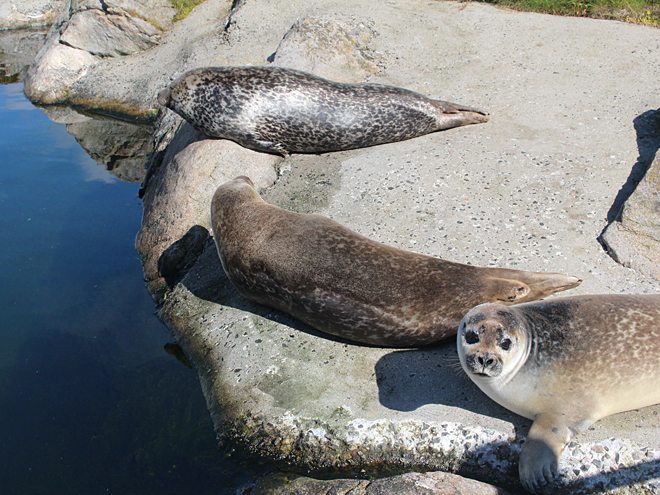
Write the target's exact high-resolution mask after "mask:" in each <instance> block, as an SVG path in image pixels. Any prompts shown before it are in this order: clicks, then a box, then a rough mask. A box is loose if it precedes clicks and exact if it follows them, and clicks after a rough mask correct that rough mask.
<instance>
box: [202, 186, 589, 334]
mask: <svg viewBox="0 0 660 495" xmlns="http://www.w3.org/2000/svg"><path fill="white" fill-rule="evenodd" d="M211 216H212V224H213V233H214V239H215V243H216V246H217V249H218V254H219V256H220V260H221V261H222V266H223V268H224V269H225V272H226V273H227V276H228V277H229V280H231V282H232V283H233V284H234V285H235V286H236V288H237V289H238V291H239V292H240V293H241V294H242V295H244V296H245V297H247V298H249V299H252V300H253V301H256V302H258V303H261V304H265V305H267V306H271V307H274V308H277V309H280V310H282V311H285V312H287V313H289V314H291V315H293V316H294V317H296V318H298V319H299V320H302V321H304V322H305V323H307V324H308V325H311V326H313V327H314V328H317V329H319V330H322V331H324V332H327V333H330V334H333V335H336V336H339V337H342V338H346V339H349V340H353V341H356V342H363V343H367V344H374V345H379V346H386V347H417V346H423V345H429V344H433V343H437V342H438V341H440V340H442V339H444V338H446V337H449V336H450V335H454V334H455V333H456V331H457V330H458V324H459V322H460V320H461V318H462V317H463V315H464V314H465V313H466V312H467V311H468V310H469V309H470V308H472V307H473V306H475V305H477V304H480V303H484V302H495V301H498V302H502V303H505V304H513V303H516V302H525V301H533V300H535V299H538V298H541V297H544V296H547V295H549V294H552V293H554V292H557V291H561V290H566V289H570V288H573V287H575V286H577V285H578V284H579V283H580V282H581V281H580V280H578V279H577V278H575V277H570V276H566V275H561V274H553V273H537V272H528V271H521V270H509V269H504V268H481V267H476V266H471V265H463V264H460V263H454V262H451V261H446V260H442V259H439V258H434V257H431V256H425V255H422V254H417V253H412V252H409V251H403V250H401V249H397V248H394V247H391V246H386V245H384V244H381V243H379V242H375V241H372V240H371V239H368V238H366V237H363V236H361V235H359V234H357V233H355V232H353V231H351V230H349V229H347V228H346V227H344V226H342V225H340V224H338V223H337V222H335V221H333V220H331V219H329V218H325V217H322V216H320V215H307V214H301V213H294V212H290V211H287V210H283V209H282V208H278V207H276V206H273V205H269V204H268V203H266V202H265V201H263V200H262V199H261V197H260V196H259V194H258V193H257V191H256V190H255V188H254V186H253V184H252V182H251V181H250V179H248V178H247V177H239V178H237V179H234V180H233V181H230V182H227V183H226V184H223V185H221V186H220V187H219V188H218V189H217V191H216V192H215V195H214V196H213V201H212V204H211Z"/></svg>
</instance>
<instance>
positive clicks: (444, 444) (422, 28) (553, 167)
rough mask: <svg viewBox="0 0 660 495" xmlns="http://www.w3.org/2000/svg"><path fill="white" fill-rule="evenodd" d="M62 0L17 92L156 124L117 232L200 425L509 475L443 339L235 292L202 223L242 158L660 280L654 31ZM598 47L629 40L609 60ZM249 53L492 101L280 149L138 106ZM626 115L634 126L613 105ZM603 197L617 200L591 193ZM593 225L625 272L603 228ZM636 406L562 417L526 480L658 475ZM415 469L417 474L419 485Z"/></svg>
mask: <svg viewBox="0 0 660 495" xmlns="http://www.w3.org/2000/svg"><path fill="white" fill-rule="evenodd" d="M67 4H68V5H66V6H65V8H64V9H63V10H62V13H61V14H60V17H59V18H58V19H57V21H56V22H55V24H54V25H53V27H52V29H51V31H50V33H49V35H48V38H47V40H46V41H45V45H44V47H43V48H42V49H41V51H40V52H39V54H38V55H37V57H36V59H35V62H34V64H33V65H32V66H31V67H30V70H29V71H28V74H27V80H26V84H25V92H26V95H27V96H28V97H29V98H30V99H31V100H32V101H34V102H35V103H38V104H42V105H43V104H47V105H53V104H67V105H73V106H75V107H77V108H84V109H85V110H87V111H94V112H97V113H101V114H105V115H112V116H114V117H120V118H123V119H126V120H137V121H141V122H154V123H155V132H154V134H153V136H152V148H153V154H152V156H151V159H150V169H149V172H148V176H147V179H146V180H145V182H144V190H143V192H144V195H143V201H144V216H143V223H142V229H141V231H140V233H139V234H138V237H137V239H136V247H137V249H138V251H139V252H140V254H141V256H142V259H143V264H144V273H145V279H146V281H147V285H148V288H149V290H150V292H151V293H152V294H153V295H154V298H155V300H156V301H157V302H158V304H159V308H160V309H159V316H160V318H161V319H162V320H163V321H164V322H165V323H166V324H167V325H168V327H169V328H170V330H171V331H172V333H173V335H174V337H175V338H176V340H177V342H178V343H179V344H180V345H181V346H182V348H183V350H184V351H185V353H186V355H187V356H188V358H189V359H190V361H191V362H192V363H193V365H194V367H195V369H196V370H197V372H198V374H199V376H200V382H201V384H202V388H203V390H204V393H205V396H206V399H207V404H208V407H209V411H210V412H211V415H212V417H213V420H214V423H215V426H216V429H217V431H218V433H219V434H220V435H221V436H222V437H224V438H226V439H231V440H232V441H234V442H236V443H237V444H239V445H242V446H244V447H245V448H247V449H249V450H251V451H252V452H254V453H256V454H258V455H262V456H267V457H269V458H272V459H276V460H281V461H283V462H284V463H285V464H288V465H290V466H292V467H293V468H295V469H298V470H300V471H303V472H307V473H309V474H312V475H314V474H320V473H323V474H325V475H327V474H328V472H335V473H342V472H347V471H350V472H353V473H360V472H361V471H364V474H369V472H370V470H373V469H374V467H382V466H386V467H388V468H389V469H392V470H401V471H416V470H423V471H429V470H430V471H445V472H449V473H459V474H462V475H466V476H470V477H473V478H476V479H479V480H482V481H487V482H488V483H493V484H497V485H500V486H503V487H506V488H507V489H508V490H510V491H512V492H517V491H519V490H520V485H519V484H518V480H517V456H518V453H519V450H520V446H521V444H522V441H523V439H524V435H525V432H526V431H527V428H528V427H529V422H528V421H527V420H524V419H522V418H519V417H517V416H515V415H513V414H511V413H509V412H508V411H506V410H504V409H503V408H501V407H499V406H497V405H496V404H494V403H492V402H490V401H489V399H487V398H486V397H485V396H484V395H483V394H481V392H480V391H479V390H478V389H477V388H476V387H475V386H474V385H473V384H472V383H471V382H470V381H469V380H468V379H467V377H465V376H464V375H463V374H461V373H459V372H458V370H457V368H456V366H457V358H456V351H455V344H453V343H452V342H447V343H445V344H444V345H440V346H437V347H434V348H427V349H420V350H391V349H379V348H374V347H366V346H358V345H354V344H352V343H349V342H342V341H338V340H337V339H333V338H329V337H328V336H327V335H323V334H321V333H320V332H317V331H315V330H313V329H310V328H309V327H306V326H304V325H303V324H301V323H299V322H296V321H294V320H293V319H292V318H290V317H288V316H286V315H284V314H282V313H279V312H277V311H274V310H270V309H268V308H265V307H261V306H258V305H256V304H253V303H251V302H250V301H247V300H246V299H244V298H243V297H242V296H240V295H239V294H238V293H237V292H236V290H235V289H234V288H233V286H232V285H231V284H230V283H229V281H228V280H227V278H226V277H225V275H224V273H223V271H222V268H221V266H220V263H219V260H218V257H217V254H216V252H215V247H214V245H213V242H212V239H211V238H210V236H209V231H210V215H209V205H210V199H211V196H212V194H213V192H214V190H215V188H216V187H217V186H218V185H220V184H221V183H223V182H225V181H227V180H230V179H232V178H234V177H235V176H237V175H248V176H250V177H251V178H252V180H253V181H254V182H255V184H257V186H259V187H260V188H262V189H264V190H265V191H264V198H265V199H266V200H267V201H269V202H272V203H274V204H278V205H279V206H282V207H284V208H288V209H292V210H295V211H301V212H310V211H313V212H316V213H320V214H323V215H326V216H330V217H332V218H334V219H335V220H337V221H339V222H341V223H343V224H345V225H347V226H348V227H350V228H352V229H353V230H356V231H358V232H360V233H362V234H363V235H366V236H368V237H370V238H372V239H375V240H378V241H381V242H384V243H387V244H391V245H395V246H398V247H403V248H405V249H409V250H413V251H418V252H422V253H424V254H430V255H433V256H438V257H442V258H445V259H451V260H453V261H458V262H463V263H472V264H475V265H482V266H503V267H515V268H519V269H525V270H536V271H561V272H565V273H570V274H572V275H577V276H580V277H581V278H584V283H583V284H582V286H580V287H579V288H578V289H576V290H573V291H571V294H578V293H617V292H628V293H644V292H651V293H657V292H660V281H658V279H657V278H658V277H657V274H658V272H657V261H658V259H657V253H658V250H657V248H656V247H655V246H656V245H657V244H656V243H657V242H658V241H659V240H660V230H659V228H660V225H659V224H658V222H657V215H656V214H655V212H656V209H657V204H659V202H658V189H657V185H656V182H657V173H656V169H657V167H658V166H660V164H659V160H658V159H656V160H655V162H653V164H652V163H651V162H652V160H653V157H654V156H655V154H656V151H657V149H658V147H660V136H659V135H658V130H657V129H658V127H657V123H656V120H657V119H658V117H657V115H658V110H657V105H658V104H657V101H658V96H659V95H658V93H657V86H656V81H657V80H658V78H659V77H660V73H659V71H660V63H658V62H660V46H659V45H658V42H657V31H655V30H653V29H651V28H645V27H642V26H634V25H626V24H622V23H618V22H613V21H598V20H591V19H577V18H572V19H566V18H557V17H552V16H545V15H539V14H523V13H515V12H509V11H505V10H500V9H496V8H494V7H492V6H489V5H483V4H467V5H465V4H457V3H453V2H433V3H428V2H421V1H419V2H408V3H406V4H405V5H403V4H398V3H384V4H382V5H381V6H379V9H377V10H374V9H373V5H372V3H370V2H367V1H366V0H365V1H357V2H352V3H350V4H348V3H343V2H339V1H337V2H329V1H312V2H302V1H299V2H296V1H294V2H265V1H254V2H238V3H237V4H236V5H235V6H233V8H232V5H230V4H228V3H227V2H221V1H219V0H207V1H206V2H204V3H203V4H201V5H200V6H198V7H197V8H196V9H195V10H194V11H193V12H192V13H191V14H190V15H189V16H188V17H187V18H186V19H184V20H183V21H180V22H177V23H174V24H172V23H171V19H172V16H173V12H172V11H171V9H170V10H167V9H168V4H167V3H166V2H159V1H156V0H154V1H150V2H135V1H132V0H131V1H129V0H116V1H114V2H110V1H107V2H103V3H101V2H95V1H93V0H87V1H72V2H67ZM136 4H137V5H138V7H139V9H137V8H136V7H135V5H136ZM147 24H148V25H147ZM99 25H105V27H106V28H107V29H109V30H110V32H112V30H114V29H119V26H123V27H126V26H131V29H133V28H135V29H133V30H129V31H130V32H131V33H133V34H134V37H129V38H130V39H126V38H122V42H121V45H122V47H123V48H118V47H117V46H115V45H112V46H110V45H108V44H107V43H106V44H105V45H103V46H99V44H98V43H92V40H93V39H94V35H93V33H95V32H97V31H96V30H97V29H99ZM125 32H126V31H125ZM74 34H75V36H74ZM83 35H89V36H90V38H89V39H86V38H84V36H83ZM74 40H75V41H74ZM131 43H132V44H131ZM129 45H130V46H129ZM131 47H132V48H131ZM619 52H620V53H625V54H627V56H626V57H611V56H610V54H611V53H619ZM624 58H625V60H624ZM264 63H274V64H277V65H281V66H288V67H292V68H299V69H303V70H307V71H310V72H313V73H315V74H318V75H321V76H325V77H330V78H332V79H335V80H340V81H347V82H355V81H363V80H368V81H370V82H381V83H387V84H393V85H397V86H401V87H406V88H409V89H413V90H415V91H418V92H421V93H423V94H427V95H429V96H431V97H434V98H440V99H444V100H448V101H457V102H461V103H465V104H471V105H474V106H479V107H484V108H486V109H487V110H488V111H490V113H491V121H490V122H489V123H487V124H484V125H481V126H470V127H468V128H458V129H452V130H449V131H444V132H441V133H436V134H431V135H428V136H424V137H420V138H416V139H414V140H411V141H405V142H401V143H393V144H388V145H383V146H379V147H374V148H368V149H364V150H353V151H346V152H339V153H328V154H324V155H291V156H288V157H286V158H285V159H281V158H280V157H277V156H273V155H267V154H260V153H257V152H253V151H250V150H246V149H244V148H241V147H240V146H238V145H237V144H235V143H232V142H228V141H222V140H213V139H208V138H206V137H204V136H203V135H201V134H199V133H198V132H197V131H195V130H194V129H193V128H192V127H191V126H189V125H188V124H187V123H185V122H182V121H181V119H180V118H179V117H178V116H176V115H174V114H173V113H171V112H169V111H164V110H161V111H160V114H159V116H158V119H156V114H157V112H158V111H159V110H158V107H157V103H156V95H157V93H158V91H159V90H160V89H162V88H163V87H164V86H166V85H167V84H168V83H169V82H170V81H171V80H173V79H174V78H175V77H176V76H177V75H179V74H181V73H182V72H184V71H185V70H188V69H191V68H194V67H199V66H207V65H250V64H255V65H256V64H264ZM640 118H641V119H642V121H643V124H644V125H641V126H639V125H637V126H636V125H634V121H635V119H640ZM631 169H632V172H631ZM647 169H648V172H647ZM637 182H639V185H637ZM626 184H628V185H629V187H627V188H626V187H623V186H624V185H626ZM635 186H636V188H635ZM633 191H634V192H633ZM631 193H632V195H630V194H631ZM628 196H630V198H628ZM615 200H616V201H618V203H619V204H623V205H624V207H623V210H622V212H621V215H618V209H616V211H614V212H613V213H609V212H610V211H611V210H613V209H615V208H614V206H613V205H614V204H615V202H616V201H615ZM624 203H625V204H624ZM608 213H609V214H608ZM640 225H641V226H642V227H640ZM603 231H605V234H603V235H602V240H603V241H604V242H605V243H607V245H608V248H609V249H610V251H611V252H612V253H616V256H617V258H618V259H620V260H621V261H622V262H624V263H627V264H628V265H627V266H630V267H631V268H632V269H631V268H628V267H626V266H622V265H621V264H618V263H617V262H616V261H615V260H614V259H613V258H612V257H611V256H609V255H608V253H607V252H606V251H605V250H604V249H603V248H602V246H601V245H600V243H599V238H600V237H601V234H602V233H603ZM623 231H625V232H626V234H625V236H623V235H615V232H616V233H617V234H618V233H620V232H623ZM649 239H650V240H649ZM635 246H640V247H639V248H636V247H635ZM624 249H632V250H633V251H635V254H634V255H633V256H628V257H626V255H625V254H623V252H624ZM626 260H630V261H626ZM654 270H656V271H654ZM658 411H660V407H659V406H654V407H651V408H646V409H644V410H641V411H632V412H629V413H624V414H620V415H616V416H613V417H611V418H606V419H605V420H603V421H601V422H599V423H597V424H596V425H595V426H594V427H592V428H590V430H589V431H588V432H586V433H585V434H582V435H580V436H578V437H577V438H576V439H575V441H574V442H572V443H571V445H569V447H568V448H567V449H566V452H565V453H564V455H563V456H562V459H561V464H560V477H559V478H557V480H555V482H554V484H553V485H551V486H549V487H548V488H547V490H546V492H547V493H591V492H593V491H594V490H595V489H599V490H600V491H602V492H603V493H656V492H658V491H660V481H658V480H659V478H658V473H660V435H658V432H657V420H656V419H655V417H656V416H657V414H658ZM371 472H372V473H373V472H374V471H371ZM431 478H433V476H430V477H429V478H428V479H427V481H426V482H422V483H427V485H428V486H432V485H433V484H432V483H431V482H430V481H429V480H430V479H431ZM410 483H412V485H411V486H418V487H419V486H421V485H419V483H420V481H419V479H415V480H412V481H410ZM429 483H431V484H429ZM427 485H424V486H425V487H426V486H427ZM433 486H435V485H433ZM257 489H263V490H266V488H263V487H262V488H259V487H257V488H255V490H257ZM365 489H366V488H365ZM424 489H427V490H432V488H428V487H427V488H424ZM411 490H413V488H411ZM255 493H259V492H255ZM263 493H271V492H267V491H263ZM272 493H275V492H272ZM277 493H286V492H277ZM411 493H419V492H412V491H411ZM424 493H426V492H424ZM428 493H436V492H433V491H429V492H428ZM466 493H468V492H466Z"/></svg>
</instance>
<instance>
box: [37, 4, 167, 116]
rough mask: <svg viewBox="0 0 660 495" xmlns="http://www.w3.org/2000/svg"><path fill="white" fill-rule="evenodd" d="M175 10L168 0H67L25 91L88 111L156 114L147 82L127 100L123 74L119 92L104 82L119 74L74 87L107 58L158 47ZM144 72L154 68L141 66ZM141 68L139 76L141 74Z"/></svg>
mask: <svg viewBox="0 0 660 495" xmlns="http://www.w3.org/2000/svg"><path fill="white" fill-rule="evenodd" d="M174 14H175V10H174V9H173V8H172V7H171V6H170V4H169V2H168V1H167V0H150V1H148V2H147V1H142V2H137V1H133V0H113V1H107V2H105V1H104V2H102V1H100V0H70V3H69V8H65V9H63V11H62V13H61V14H60V16H59V17H58V19H57V21H56V22H55V23H54V24H53V27H52V28H51V30H50V33H49V34H48V38H47V40H46V43H45V44H44V46H43V48H42V49H41V51H40V52H39V54H38V55H37V57H36V58H35V61H34V64H33V65H32V67H30V70H29V71H28V75H27V78H26V81H25V88H24V91H25V95H26V96H27V97H28V98H29V99H30V100H31V101H32V102H33V103H35V104H41V105H48V104H56V103H59V104H71V105H78V106H81V107H83V108H86V109H88V110H96V111H99V112H101V113H106V114H110V115H116V116H121V117H124V118H129V119H137V120H148V118H147V116H146V114H148V113H149V112H151V113H154V114H155V110H154V109H153V105H152V107H149V108H146V109H145V108H144V107H145V104H146V105H148V104H149V101H150V100H151V101H153V100H154V98H155V97H154V98H150V96H151V95H147V94H144V90H145V89H146V88H148V85H144V84H142V85H140V91H141V94H140V97H139V98H138V100H137V101H135V100H131V99H130V98H127V95H126V83H125V76H126V74H127V71H126V69H123V74H122V75H123V76H124V77H123V78H119V79H122V80H123V81H124V82H122V83H121V85H122V86H121V87H122V89H121V91H122V92H123V95H112V94H109V93H110V92H109V89H110V88H109V87H108V86H109V85H108V81H113V82H116V83H118V78H117V77H116V76H115V77H110V76H109V75H108V74H104V77H105V80H104V81H103V80H100V79H94V78H92V79H93V80H92V81H90V85H91V87H90V86H85V85H83V87H82V89H80V90H76V89H74V86H75V84H76V83H77V82H78V81H79V79H80V78H84V77H85V76H86V75H88V74H89V70H90V69H91V68H95V72H100V71H102V70H103V69H102V68H101V67H97V66H98V65H99V64H100V65H101V66H103V67H106V66H108V65H111V63H110V62H108V61H109V60H115V59H117V58H119V59H122V60H123V59H124V58H126V57H125V56H128V55H137V54H139V53H142V52H144V51H145V50H148V49H149V48H152V47H154V46H156V45H157V44H158V43H159V42H160V41H161V35H162V33H163V31H164V30H165V29H169V28H171V26H172V18H173V17H174ZM141 64H142V71H148V70H152V71H153V70H154V69H155V67H153V66H150V67H145V66H144V61H142V62H141ZM142 71H141V75H142V76H143V75H144V72H142ZM138 101H139V103H138Z"/></svg>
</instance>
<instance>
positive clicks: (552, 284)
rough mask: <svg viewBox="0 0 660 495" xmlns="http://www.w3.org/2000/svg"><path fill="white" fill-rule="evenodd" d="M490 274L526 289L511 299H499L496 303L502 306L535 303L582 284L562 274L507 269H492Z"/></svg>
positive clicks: (579, 280)
mask: <svg viewBox="0 0 660 495" xmlns="http://www.w3.org/2000/svg"><path fill="white" fill-rule="evenodd" d="M491 273H492V275H493V277H498V278H501V279H504V280H506V281H509V282H511V283H512V284H517V285H524V286H526V287H527V288H528V291H527V292H525V293H523V291H520V292H519V293H518V294H517V297H514V298H513V299H511V298H499V299H498V301H499V302H502V303H503V304H507V303H509V304H513V303H516V304H518V303H522V302H530V301H536V300H537V299H543V298H544V297H546V296H549V295H550V294H554V293H555V292H561V291H564V290H568V289H573V288H574V287H577V286H578V285H580V284H581V283H582V280H581V279H579V278H577V277H571V276H570V275H564V274H562V273H543V272H528V271H525V270H509V269H507V268H494V269H493V271H492V272H491Z"/></svg>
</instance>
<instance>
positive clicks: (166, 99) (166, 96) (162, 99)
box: [158, 88, 171, 107]
mask: <svg viewBox="0 0 660 495" xmlns="http://www.w3.org/2000/svg"><path fill="white" fill-rule="evenodd" d="M170 101H171V98H170V88H165V89H164V90H162V91H161V92H160V93H158V104H159V105H160V106H161V107H167V106H169V104H170Z"/></svg>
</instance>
